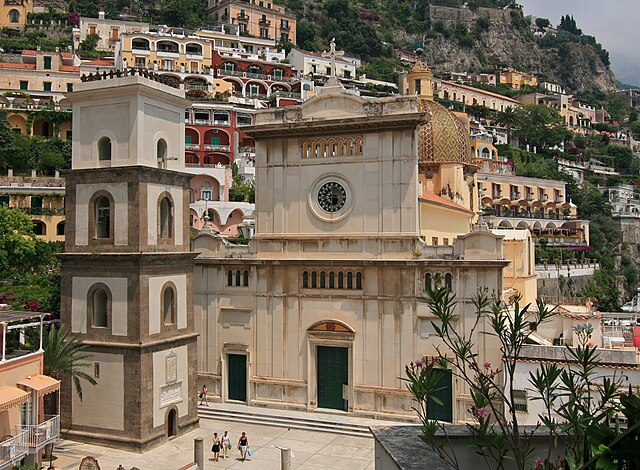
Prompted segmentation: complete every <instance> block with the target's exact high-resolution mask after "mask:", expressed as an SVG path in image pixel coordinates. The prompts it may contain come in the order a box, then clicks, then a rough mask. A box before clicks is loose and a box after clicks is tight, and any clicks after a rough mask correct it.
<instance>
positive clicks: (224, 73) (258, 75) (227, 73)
mask: <svg viewBox="0 0 640 470" xmlns="http://www.w3.org/2000/svg"><path fill="white" fill-rule="evenodd" d="M217 74H218V75H219V76H223V77H224V76H226V77H239V78H256V79H259V80H268V81H273V82H282V83H293V82H297V81H299V80H300V79H301V78H302V77H300V76H295V77H291V78H285V77H283V76H279V77H278V76H276V75H266V74H264V73H253V72H238V71H235V70H228V71H227V70H225V69H217Z"/></svg>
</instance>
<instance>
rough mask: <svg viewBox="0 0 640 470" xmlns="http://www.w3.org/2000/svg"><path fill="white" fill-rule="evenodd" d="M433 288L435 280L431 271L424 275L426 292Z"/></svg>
mask: <svg viewBox="0 0 640 470" xmlns="http://www.w3.org/2000/svg"><path fill="white" fill-rule="evenodd" d="M432 288H433V280H432V278H431V273H426V274H425V275H424V290H425V292H426V291H428V290H429V289H432Z"/></svg>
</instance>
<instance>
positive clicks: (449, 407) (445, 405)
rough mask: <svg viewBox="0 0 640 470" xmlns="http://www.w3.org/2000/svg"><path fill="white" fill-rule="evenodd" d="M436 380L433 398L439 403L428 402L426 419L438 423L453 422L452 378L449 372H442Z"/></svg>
mask: <svg viewBox="0 0 640 470" xmlns="http://www.w3.org/2000/svg"><path fill="white" fill-rule="evenodd" d="M442 372H443V373H442V375H441V376H440V378H439V379H438V383H437V384H436V387H435V390H434V391H433V396H434V397H435V398H438V400H439V403H436V402H435V401H431V400H430V401H429V406H428V407H427V418H429V419H435V420H438V421H446V422H449V423H451V422H453V377H452V374H451V371H450V370H447V369H445V370H443V371H442Z"/></svg>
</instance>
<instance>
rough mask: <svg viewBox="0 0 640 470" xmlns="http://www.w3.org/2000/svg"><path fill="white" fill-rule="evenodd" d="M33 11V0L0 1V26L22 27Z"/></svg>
mask: <svg viewBox="0 0 640 470" xmlns="http://www.w3.org/2000/svg"><path fill="white" fill-rule="evenodd" d="M32 12H33V0H4V1H3V2H1V3H0V27H2V28H24V25H25V24H26V23H27V16H28V15H29V13H32Z"/></svg>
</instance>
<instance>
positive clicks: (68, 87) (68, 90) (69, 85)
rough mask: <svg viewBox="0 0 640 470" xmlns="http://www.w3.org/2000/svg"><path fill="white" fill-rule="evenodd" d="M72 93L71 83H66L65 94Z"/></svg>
mask: <svg viewBox="0 0 640 470" xmlns="http://www.w3.org/2000/svg"><path fill="white" fill-rule="evenodd" d="M72 91H73V83H67V93H71V92H72Z"/></svg>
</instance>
